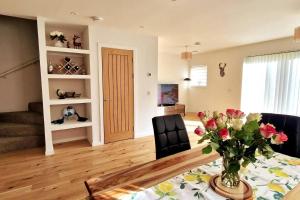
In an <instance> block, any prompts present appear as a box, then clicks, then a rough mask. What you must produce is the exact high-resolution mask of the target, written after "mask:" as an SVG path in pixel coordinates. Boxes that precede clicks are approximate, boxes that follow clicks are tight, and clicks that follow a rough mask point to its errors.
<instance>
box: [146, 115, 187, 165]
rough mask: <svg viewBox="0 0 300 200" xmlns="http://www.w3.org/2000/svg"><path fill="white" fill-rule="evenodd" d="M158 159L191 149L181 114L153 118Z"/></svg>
mask: <svg viewBox="0 0 300 200" xmlns="http://www.w3.org/2000/svg"><path fill="white" fill-rule="evenodd" d="M152 124H153V129H154V137H155V147H156V159H159V158H163V157H166V156H169V155H173V154H176V153H178V152H181V151H185V150H188V149H191V145H190V140H189V137H188V134H187V131H186V128H185V125H184V122H183V119H182V118H181V115H179V114H178V115H168V116H160V117H154V118H152Z"/></svg>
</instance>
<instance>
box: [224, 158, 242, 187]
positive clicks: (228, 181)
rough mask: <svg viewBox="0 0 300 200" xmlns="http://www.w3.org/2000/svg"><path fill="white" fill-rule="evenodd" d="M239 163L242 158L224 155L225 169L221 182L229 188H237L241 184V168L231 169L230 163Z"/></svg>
mask: <svg viewBox="0 0 300 200" xmlns="http://www.w3.org/2000/svg"><path fill="white" fill-rule="evenodd" d="M232 164H234V165H237V164H238V165H239V164H240V160H236V159H233V158H228V157H225V156H223V170H222V174H221V183H222V185H223V186H225V187H228V188H237V187H238V186H239V184H240V175H239V170H237V171H236V170H232V169H229V166H230V165H232Z"/></svg>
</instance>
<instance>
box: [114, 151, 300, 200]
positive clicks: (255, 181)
mask: <svg viewBox="0 0 300 200" xmlns="http://www.w3.org/2000/svg"><path fill="white" fill-rule="evenodd" d="M221 168H222V160H221V159H218V160H216V161H213V162H211V163H208V164H206V165H203V166H200V167H198V168H195V169H193V170H191V171H188V172H186V173H184V174H181V175H178V176H176V177H174V178H171V179H169V180H167V181H164V182H162V183H160V184H158V185H156V186H153V187H151V188H148V189H146V190H143V191H140V192H136V193H132V194H130V195H126V196H123V197H121V198H120V199H122V200H146V199H149V200H157V199H163V200H167V199H169V200H175V199H184V200H192V199H208V200H224V199H226V198H224V197H222V196H220V195H218V194H217V193H215V192H214V191H213V190H212V189H210V188H209V185H208V182H209V179H210V177H211V176H213V175H215V174H219V173H220V172H221ZM241 177H242V178H243V179H244V180H246V181H247V182H248V183H249V184H250V185H251V186H252V189H253V192H254V194H253V195H254V198H253V199H258V200H266V199H282V198H283V196H284V195H285V194H286V193H287V192H289V191H290V190H292V189H293V188H294V187H295V186H296V185H297V184H298V183H299V182H300V159H297V158H293V157H289V156H286V155H283V154H279V153H275V154H274V155H273V157H272V158H271V159H266V158H264V157H262V156H259V157H258V160H257V162H256V163H255V164H254V165H253V164H250V165H249V166H248V167H247V168H242V169H241ZM299 199H300V197H299Z"/></svg>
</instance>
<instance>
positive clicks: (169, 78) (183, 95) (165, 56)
mask: <svg viewBox="0 0 300 200" xmlns="http://www.w3.org/2000/svg"><path fill="white" fill-rule="evenodd" d="M186 77H188V63H187V61H184V60H182V59H181V58H180V55H178V54H171V53H165V52H159V53H158V82H159V83H173V84H179V103H183V104H187V83H186V82H184V81H183V79H184V78H186Z"/></svg>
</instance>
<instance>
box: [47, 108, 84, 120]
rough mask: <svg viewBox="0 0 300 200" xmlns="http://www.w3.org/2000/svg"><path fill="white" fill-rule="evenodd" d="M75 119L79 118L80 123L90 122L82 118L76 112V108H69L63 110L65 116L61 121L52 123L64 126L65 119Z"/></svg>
mask: <svg viewBox="0 0 300 200" xmlns="http://www.w3.org/2000/svg"><path fill="white" fill-rule="evenodd" d="M74 117H77V121H78V122H85V121H87V120H88V118H86V117H81V116H80V115H79V114H78V113H77V112H76V110H75V108H74V107H72V106H68V107H66V108H65V109H63V116H62V117H61V118H60V119H57V120H53V121H51V123H53V124H63V123H64V122H65V119H67V120H72V119H74Z"/></svg>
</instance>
